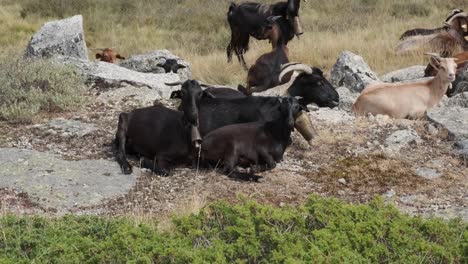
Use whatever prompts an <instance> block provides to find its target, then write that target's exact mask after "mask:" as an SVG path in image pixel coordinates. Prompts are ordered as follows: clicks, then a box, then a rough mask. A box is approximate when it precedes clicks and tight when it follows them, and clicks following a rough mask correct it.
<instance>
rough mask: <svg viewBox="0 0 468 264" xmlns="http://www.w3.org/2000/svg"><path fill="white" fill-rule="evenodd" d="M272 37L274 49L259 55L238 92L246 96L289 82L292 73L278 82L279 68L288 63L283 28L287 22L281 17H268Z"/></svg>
mask: <svg viewBox="0 0 468 264" xmlns="http://www.w3.org/2000/svg"><path fill="white" fill-rule="evenodd" d="M269 21H270V22H271V23H272V33H271V34H272V36H273V38H274V39H275V41H276V44H275V45H274V49H273V50H272V51H270V52H268V53H265V54H263V55H261V56H260V57H259V58H258V59H257V60H256V61H255V64H254V65H252V67H250V69H249V72H248V74H247V87H243V86H242V85H239V86H238V89H239V91H241V92H243V93H244V94H246V95H250V94H252V93H258V92H262V91H265V90H267V89H269V88H272V87H275V86H278V85H280V84H284V83H287V82H289V80H290V79H291V76H292V72H290V73H288V74H286V76H285V77H284V78H283V79H282V80H280V79H279V74H280V73H281V66H282V65H284V64H286V63H288V62H289V58H288V47H287V46H286V43H285V41H284V35H283V34H284V28H285V27H286V26H287V23H288V22H287V20H286V19H284V18H283V17H280V16H277V17H270V18H269Z"/></svg>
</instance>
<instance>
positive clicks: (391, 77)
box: [380, 65, 426, 83]
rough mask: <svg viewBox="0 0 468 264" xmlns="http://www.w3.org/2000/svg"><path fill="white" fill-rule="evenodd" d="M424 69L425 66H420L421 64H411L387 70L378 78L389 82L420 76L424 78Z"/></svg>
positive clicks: (408, 79)
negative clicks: (394, 69) (387, 71)
mask: <svg viewBox="0 0 468 264" xmlns="http://www.w3.org/2000/svg"><path fill="white" fill-rule="evenodd" d="M425 69H426V66H422V65H416V66H411V67H408V68H404V69H400V70H396V71H392V72H389V73H387V74H385V75H383V76H382V77H380V79H381V80H382V81H383V82H390V83H393V82H403V81H410V80H416V79H421V78H424V70H425Z"/></svg>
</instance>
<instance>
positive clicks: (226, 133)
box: [201, 97, 306, 176]
mask: <svg viewBox="0 0 468 264" xmlns="http://www.w3.org/2000/svg"><path fill="white" fill-rule="evenodd" d="M278 100H280V112H281V115H280V116H279V117H278V118H276V119H274V120H271V121H266V122H265V121H258V122H250V123H242V124H234V125H228V126H224V127H221V128H218V129H216V130H213V131H211V132H210V133H208V134H207V135H206V136H205V137H204V138H203V143H202V145H201V159H202V161H203V162H208V163H211V164H215V165H216V164H218V163H219V162H220V163H221V164H222V166H223V169H224V173H226V174H227V175H230V176H231V175H232V174H233V173H234V168H235V167H236V166H240V167H244V168H254V167H253V166H255V168H256V169H254V171H253V172H260V171H264V170H269V169H273V168H275V167H276V163H277V162H280V161H281V160H282V158H283V154H284V152H285V150H286V148H287V147H288V146H289V145H290V144H291V132H292V131H293V130H294V119H295V117H296V116H297V115H298V114H299V113H300V112H301V110H306V109H304V107H303V106H301V105H300V104H299V103H298V102H297V100H296V99H295V98H293V97H283V98H282V97H279V98H278Z"/></svg>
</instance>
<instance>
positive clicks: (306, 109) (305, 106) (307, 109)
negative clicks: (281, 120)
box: [300, 104, 310, 112]
mask: <svg viewBox="0 0 468 264" xmlns="http://www.w3.org/2000/svg"><path fill="white" fill-rule="evenodd" d="M300 106H301V110H302V111H305V112H310V110H309V108H307V105H302V104H300Z"/></svg>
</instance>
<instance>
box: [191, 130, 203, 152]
mask: <svg viewBox="0 0 468 264" xmlns="http://www.w3.org/2000/svg"><path fill="white" fill-rule="evenodd" d="M190 138H191V139H192V143H193V144H194V145H195V148H200V146H201V142H202V138H201V136H200V131H199V130H198V127H197V126H192V127H191V129H190Z"/></svg>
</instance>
